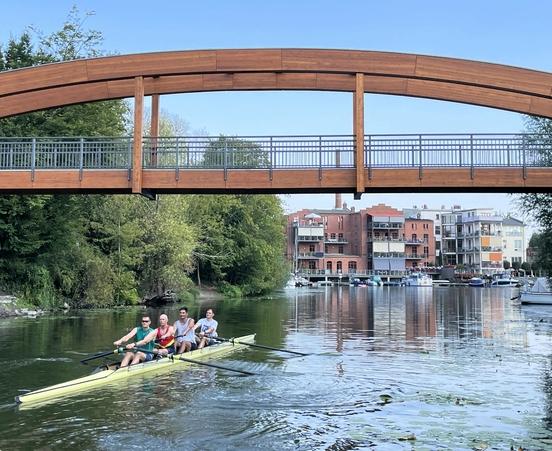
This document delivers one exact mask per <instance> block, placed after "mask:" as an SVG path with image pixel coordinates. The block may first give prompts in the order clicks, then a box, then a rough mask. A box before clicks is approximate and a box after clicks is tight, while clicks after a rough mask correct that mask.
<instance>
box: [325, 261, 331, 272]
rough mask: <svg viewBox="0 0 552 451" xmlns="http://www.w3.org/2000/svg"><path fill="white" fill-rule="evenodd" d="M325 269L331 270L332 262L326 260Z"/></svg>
mask: <svg viewBox="0 0 552 451" xmlns="http://www.w3.org/2000/svg"><path fill="white" fill-rule="evenodd" d="M326 269H327V270H328V271H330V272H332V262H326Z"/></svg>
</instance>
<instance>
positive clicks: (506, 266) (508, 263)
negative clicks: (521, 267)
mask: <svg viewBox="0 0 552 451" xmlns="http://www.w3.org/2000/svg"><path fill="white" fill-rule="evenodd" d="M510 266H511V265H510V262H509V261H508V260H504V261H503V262H502V267H503V268H504V269H510Z"/></svg>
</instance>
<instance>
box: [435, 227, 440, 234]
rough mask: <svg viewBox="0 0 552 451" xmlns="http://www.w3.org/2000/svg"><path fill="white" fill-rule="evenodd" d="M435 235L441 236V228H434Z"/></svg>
mask: <svg viewBox="0 0 552 451" xmlns="http://www.w3.org/2000/svg"><path fill="white" fill-rule="evenodd" d="M435 235H441V226H435Z"/></svg>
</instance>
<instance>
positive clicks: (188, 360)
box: [132, 348, 255, 376]
mask: <svg viewBox="0 0 552 451" xmlns="http://www.w3.org/2000/svg"><path fill="white" fill-rule="evenodd" d="M132 349H133V350H136V351H141V352H144V353H147V354H155V352H153V351H150V350H149V349H144V348H132ZM169 358H171V359H173V360H174V359H176V360H182V361H183V362H188V363H196V364H198V365H204V366H210V367H211V368H217V369H219V370H226V371H234V372H236V373H241V374H245V375H246V376H254V375H255V373H252V372H250V371H244V370H237V369H235V368H230V367H229V366H222V365H215V364H214V363H207V362H200V361H198V360H193V359H187V358H186V357H182V354H178V355H169Z"/></svg>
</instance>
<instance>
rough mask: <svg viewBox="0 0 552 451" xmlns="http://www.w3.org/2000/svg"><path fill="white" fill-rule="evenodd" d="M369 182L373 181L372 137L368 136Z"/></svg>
mask: <svg viewBox="0 0 552 451" xmlns="http://www.w3.org/2000/svg"><path fill="white" fill-rule="evenodd" d="M367 160H368V180H372V135H368V158H367Z"/></svg>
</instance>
